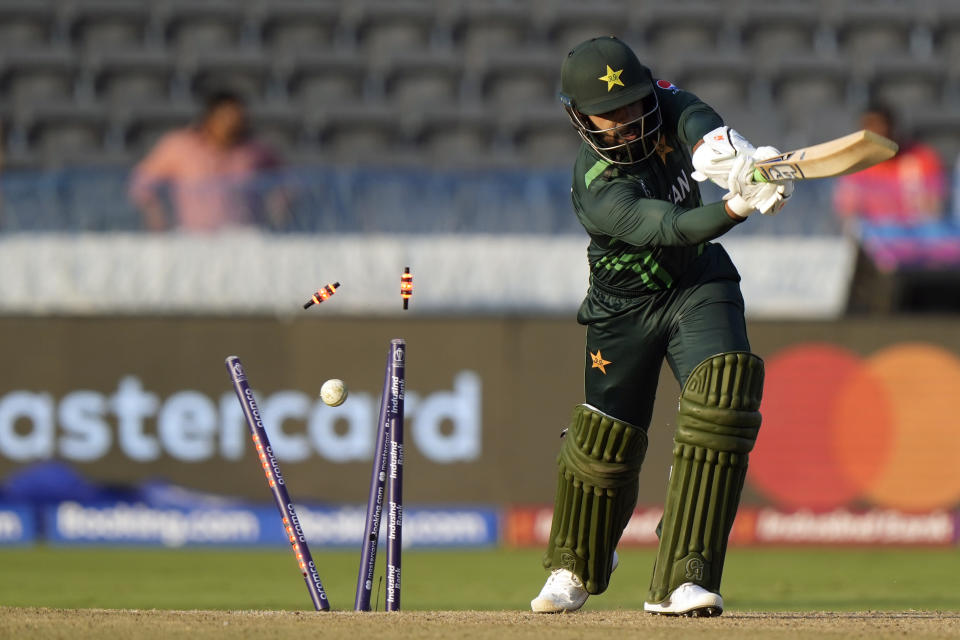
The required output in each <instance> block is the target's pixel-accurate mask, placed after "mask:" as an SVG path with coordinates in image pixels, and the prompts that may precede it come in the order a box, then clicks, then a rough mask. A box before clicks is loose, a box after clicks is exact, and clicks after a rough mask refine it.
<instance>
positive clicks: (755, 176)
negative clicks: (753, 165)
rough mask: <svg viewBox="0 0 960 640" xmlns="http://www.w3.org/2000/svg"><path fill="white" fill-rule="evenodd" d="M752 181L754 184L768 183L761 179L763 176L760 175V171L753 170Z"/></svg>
mask: <svg viewBox="0 0 960 640" xmlns="http://www.w3.org/2000/svg"><path fill="white" fill-rule="evenodd" d="M753 181H754V182H769V180H767V179H766V178H764V177H763V174H762V173H760V169H754V170H753Z"/></svg>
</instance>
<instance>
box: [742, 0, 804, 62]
mask: <svg viewBox="0 0 960 640" xmlns="http://www.w3.org/2000/svg"><path fill="white" fill-rule="evenodd" d="M736 22H737V24H738V25H739V31H740V40H741V43H742V46H743V49H744V50H745V51H746V52H747V53H748V54H749V55H750V56H751V57H752V58H753V59H755V60H770V59H781V58H785V57H788V56H793V55H809V54H810V53H811V52H813V51H814V50H815V49H816V47H817V44H818V38H817V33H818V30H819V28H820V16H819V15H818V14H817V12H815V11H811V10H810V8H809V7H804V6H798V5H793V4H784V5H776V4H750V5H748V6H745V7H743V8H742V9H741V11H740V12H738V14H737V16H736Z"/></svg>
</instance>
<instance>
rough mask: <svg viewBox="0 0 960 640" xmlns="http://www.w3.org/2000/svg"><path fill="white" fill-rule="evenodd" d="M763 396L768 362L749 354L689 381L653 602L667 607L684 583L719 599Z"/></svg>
mask: <svg viewBox="0 0 960 640" xmlns="http://www.w3.org/2000/svg"><path fill="white" fill-rule="evenodd" d="M762 394H763V360H761V359H760V358H758V357H757V356H755V355H753V354H752V353H747V352H730V353H721V354H719V355H716V356H712V357H710V358H707V359H706V360H704V361H703V362H701V363H700V364H698V365H697V367H696V369H694V370H693V373H691V374H690V377H689V378H688V379H687V382H686V384H685V385H684V387H683V390H682V391H681V393H680V412H679V415H678V416H677V432H676V436H675V437H674V447H673V471H672V473H671V475H670V486H669V489H668V490H667V500H666V505H665V510H664V514H663V532H662V534H661V536H660V548H659V551H658V554H657V560H656V564H655V565H654V569H653V579H652V580H651V582H650V594H649V599H648V602H650V603H660V602H663V601H664V600H665V599H666V598H667V596H669V595H670V594H671V593H672V592H673V590H674V589H676V588H677V587H679V586H680V585H681V584H683V583H684V582H693V583H695V584H698V585H700V586H702V587H703V588H705V589H707V590H709V591H712V592H714V593H719V591H720V576H721V574H722V572H723V560H724V556H725V555H726V552H727V538H728V536H729V535H730V528H731V526H733V518H734V516H736V514H737V506H738V505H739V504H740V492H741V490H742V489H743V480H744V478H745V477H746V474H747V458H748V456H749V453H750V451H751V450H752V449H753V445H754V443H755V442H756V440H757V431H758V430H759V429H760V420H761V416H760V411H759V409H760V398H761V396H762Z"/></svg>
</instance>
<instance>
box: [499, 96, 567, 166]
mask: <svg viewBox="0 0 960 640" xmlns="http://www.w3.org/2000/svg"><path fill="white" fill-rule="evenodd" d="M502 126H503V128H504V131H505V133H506V135H507V136H508V137H509V139H510V140H511V142H512V145H513V152H514V158H515V160H516V161H517V162H518V163H522V164H528V165H535V166H572V164H573V161H574V159H575V158H576V154H577V149H578V148H579V146H580V137H579V136H578V135H577V133H576V130H575V129H574V128H573V126H572V125H571V124H570V120H569V118H568V117H567V115H566V114H565V113H564V111H563V109H561V108H560V106H559V105H557V106H556V107H555V108H550V107H543V108H531V109H524V110H521V111H516V112H513V113H510V114H508V115H507V116H506V117H505V118H504V120H503V125H502Z"/></svg>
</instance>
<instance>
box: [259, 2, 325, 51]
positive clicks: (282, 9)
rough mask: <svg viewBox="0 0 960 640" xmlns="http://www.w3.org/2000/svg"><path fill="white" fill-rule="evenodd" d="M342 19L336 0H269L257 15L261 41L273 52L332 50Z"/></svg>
mask: <svg viewBox="0 0 960 640" xmlns="http://www.w3.org/2000/svg"><path fill="white" fill-rule="evenodd" d="M339 19H340V3H336V2H302V1H296V0H281V1H279V2H276V1H275V2H266V3H264V4H263V5H262V9H261V14H260V15H259V17H258V24H259V34H260V42H261V43H262V46H263V47H264V48H265V49H267V50H268V51H271V52H274V53H277V52H286V51H291V52H309V51H314V50H332V49H334V47H335V45H336V44H337V42H336V41H337V25H338V22H339Z"/></svg>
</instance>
